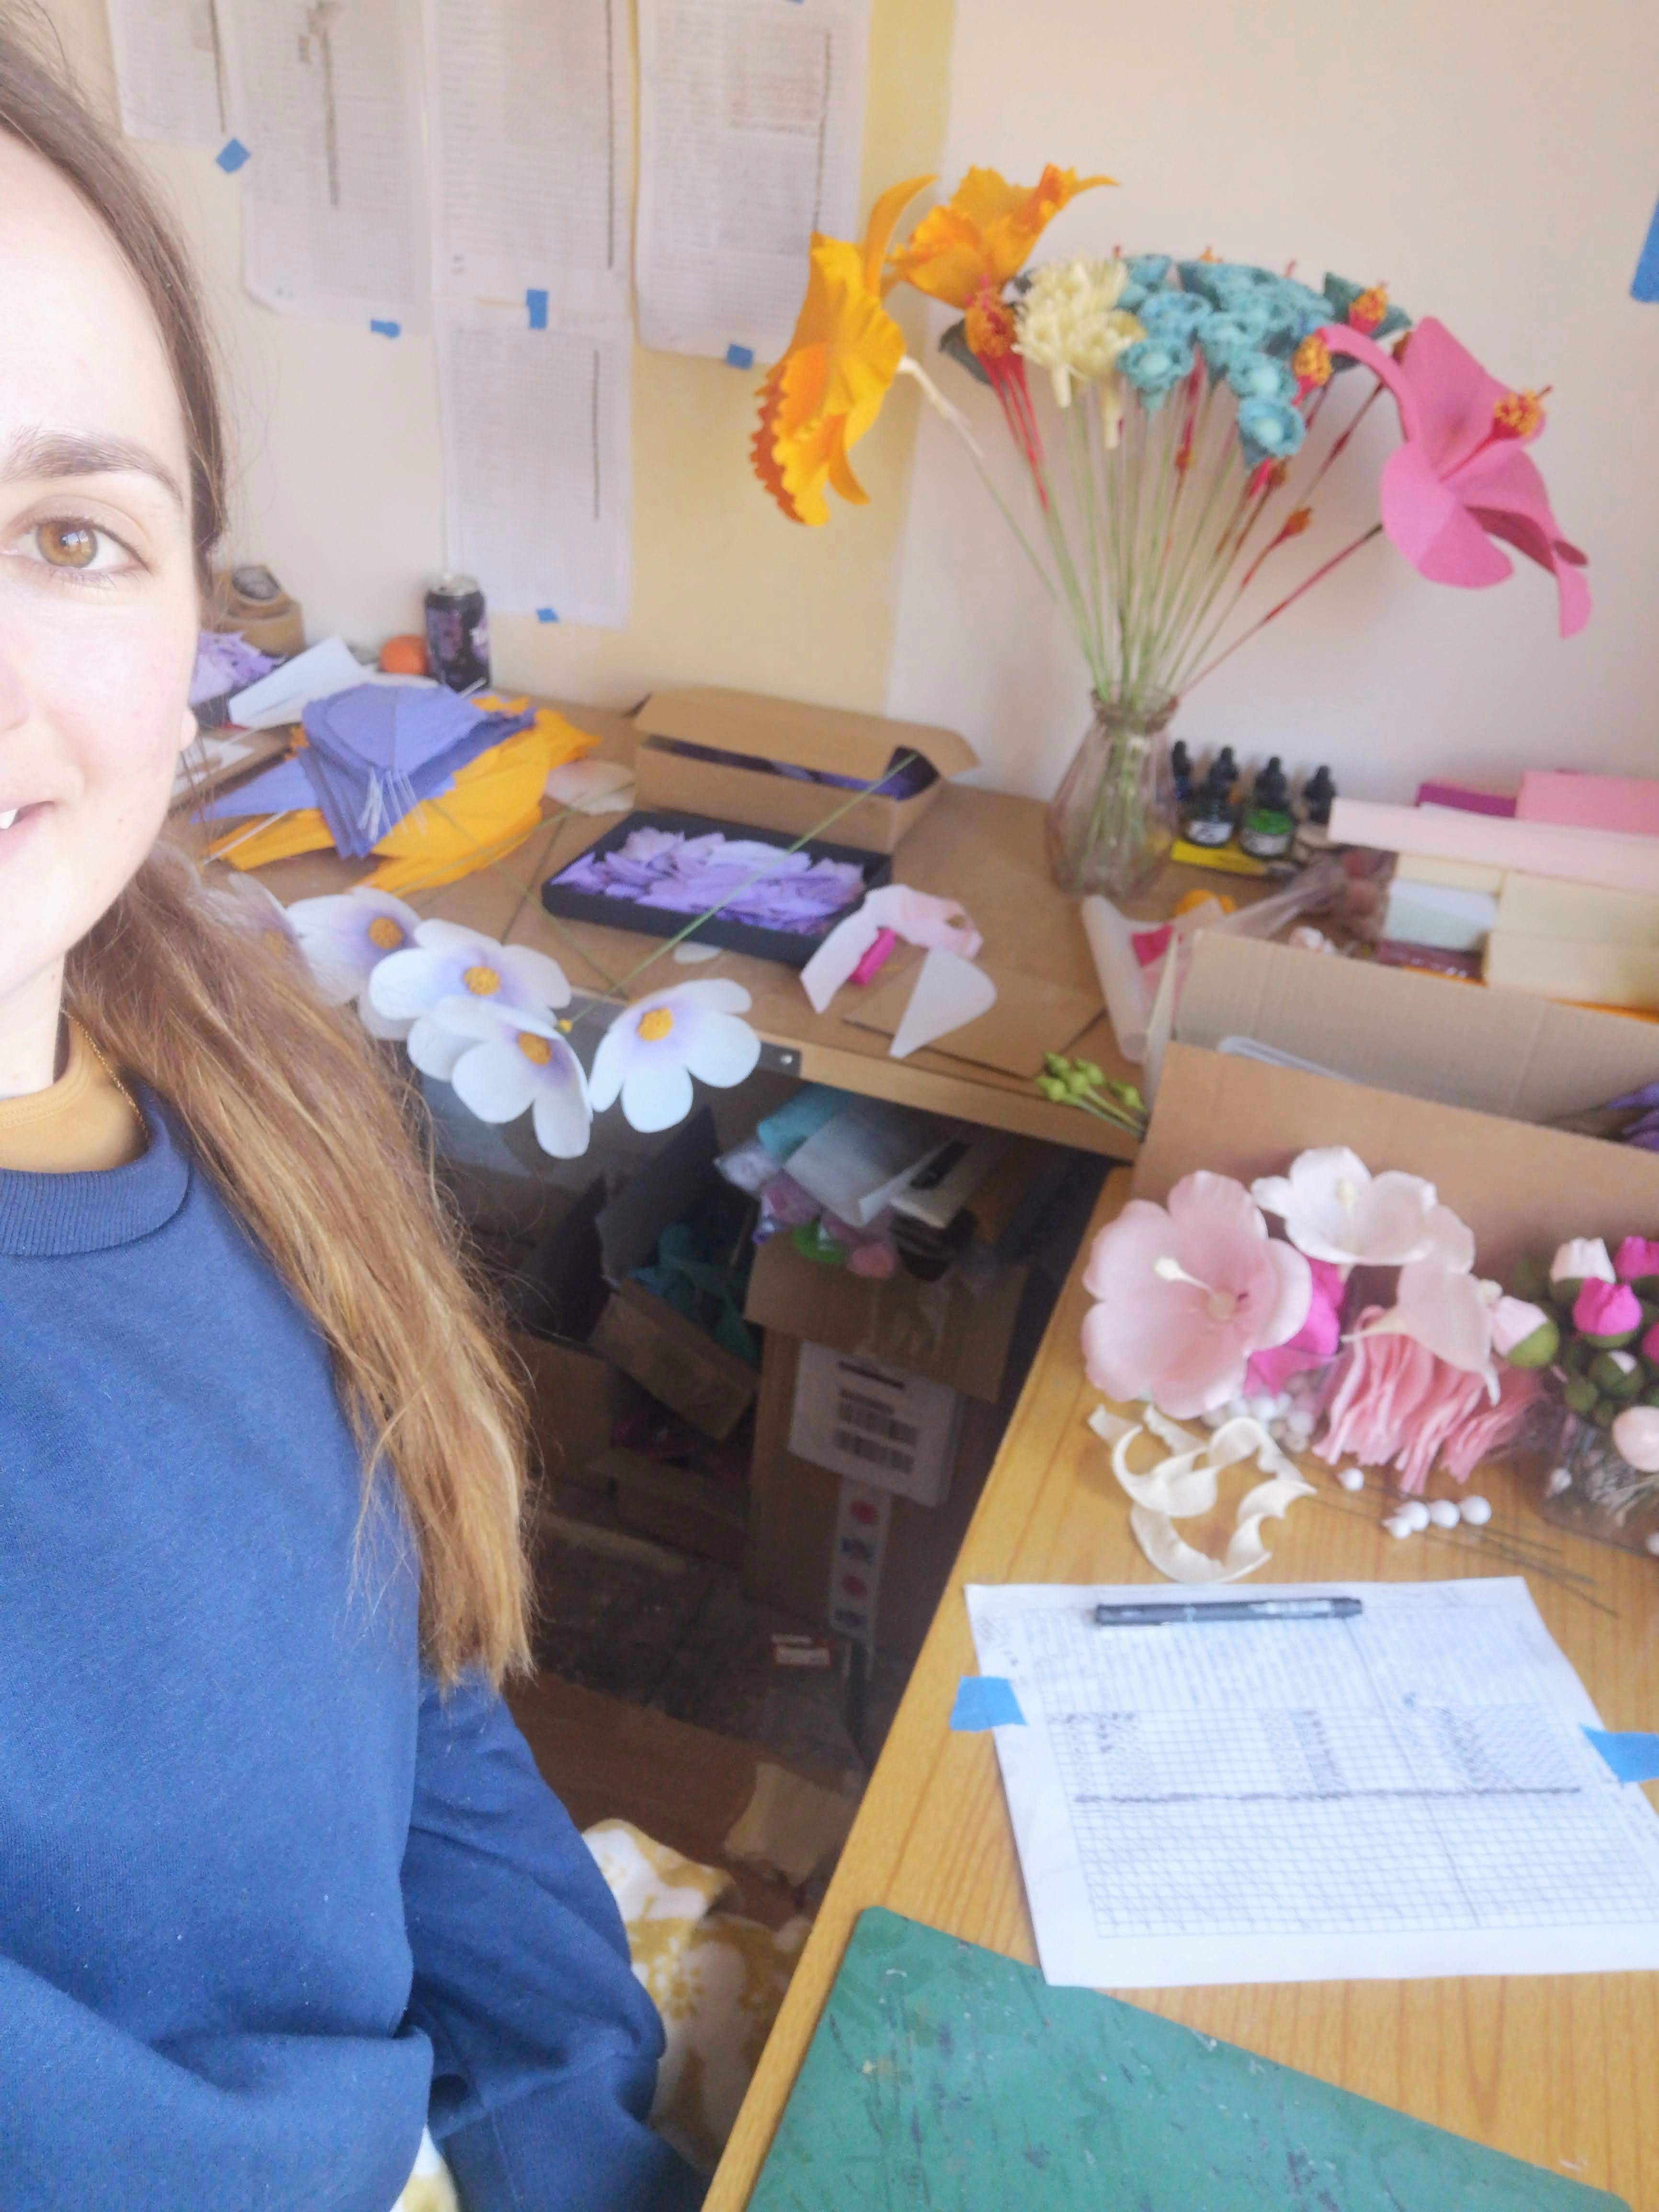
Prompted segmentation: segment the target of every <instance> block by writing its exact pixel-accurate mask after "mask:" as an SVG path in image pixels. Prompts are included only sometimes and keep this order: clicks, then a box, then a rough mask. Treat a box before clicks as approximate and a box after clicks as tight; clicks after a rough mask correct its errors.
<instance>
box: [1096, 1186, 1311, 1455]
mask: <svg viewBox="0 0 1659 2212" xmlns="http://www.w3.org/2000/svg"><path fill="white" fill-rule="evenodd" d="M1083 1281H1084V1287H1085V1289H1086V1290H1087V1291H1089V1293H1090V1294H1091V1297H1094V1298H1095V1299H1097V1301H1098V1303H1097V1304H1096V1305H1094V1306H1093V1307H1092V1308H1091V1310H1090V1312H1089V1314H1088V1316H1087V1317H1086V1319H1085V1322H1084V1324H1083V1364H1084V1367H1085V1370H1086V1371H1087V1374H1088V1377H1089V1380H1090V1381H1091V1383H1093V1384H1094V1386H1095V1388H1096V1389H1097V1390H1103V1391H1104V1392H1105V1393H1106V1395H1107V1396H1108V1397H1109V1398H1150V1399H1151V1400H1152V1402H1153V1403H1154V1404H1155V1405H1156V1406H1158V1407H1159V1408H1160V1410H1161V1411H1163V1412H1164V1413H1169V1414H1171V1415H1173V1416H1174V1417H1175V1418H1176V1419H1188V1418H1190V1417H1192V1416H1193V1415H1194V1414H1198V1413H1208V1412H1210V1411H1211V1410H1212V1408H1214V1407H1218V1406H1225V1404H1226V1403H1227V1401H1229V1399H1231V1398H1236V1397H1237V1395H1238V1394H1239V1392H1240V1390H1241V1389H1243V1383H1244V1370H1245V1367H1246V1365H1247V1364H1248V1362H1249V1358H1250V1355H1251V1353H1252V1352H1264V1351H1271V1350H1272V1349H1273V1347H1274V1346H1277V1345H1281V1344H1285V1343H1287V1342H1288V1341H1289V1340H1290V1339H1291V1337H1293V1336H1294V1335H1295V1334H1296V1333H1297V1330H1298V1329H1299V1328H1301V1327H1302V1325H1303V1323H1304V1322H1305V1321H1306V1319H1307V1317H1308V1309H1309V1305H1310V1303H1311V1300H1312V1297H1313V1279H1312V1276H1311V1274H1310V1270H1309V1267H1308V1262H1307V1261H1305V1260H1304V1258H1303V1256H1302V1255H1301V1254H1300V1253H1299V1252H1297V1251H1294V1250H1292V1249H1291V1246H1290V1245H1288V1244H1280V1243H1274V1242H1273V1240H1272V1239H1271V1238H1270V1237H1268V1235H1267V1223H1266V1221H1265V1220H1264V1219H1263V1218H1262V1215H1261V1207H1260V1206H1257V1205H1256V1203H1255V1200H1254V1199H1252V1198H1251V1196H1250V1194H1249V1191H1247V1190H1246V1189H1245V1188H1244V1186H1243V1183H1241V1182H1234V1181H1233V1179H1232V1177H1231V1176H1218V1175H1210V1174H1208V1173H1207V1172H1204V1171H1200V1173H1198V1174H1197V1175H1189V1176H1182V1180H1181V1181H1180V1182H1178V1183H1177V1184H1176V1187H1175V1188H1174V1189H1173V1190H1172V1191H1171V1192H1170V1203H1169V1206H1168V1209H1167V1211H1166V1209H1165V1208H1164V1207H1163V1206H1154V1205H1152V1203H1151V1202H1150V1201H1149V1200H1146V1199H1141V1198H1136V1199H1131V1200H1130V1201H1129V1203H1128V1204H1127V1206H1125V1207H1124V1209H1123V1211H1122V1212H1121V1214H1119V1216H1118V1218H1117V1219H1116V1220H1115V1221H1113V1222H1109V1223H1108V1225H1107V1226H1106V1227H1105V1228H1104V1229H1103V1230H1102V1231H1101V1232H1100V1234H1099V1236H1098V1237H1096V1239H1095V1243H1094V1249H1093V1250H1092V1251H1091V1253H1090V1255H1089V1264H1088V1267H1086V1268H1085V1271H1084V1276H1083Z"/></svg>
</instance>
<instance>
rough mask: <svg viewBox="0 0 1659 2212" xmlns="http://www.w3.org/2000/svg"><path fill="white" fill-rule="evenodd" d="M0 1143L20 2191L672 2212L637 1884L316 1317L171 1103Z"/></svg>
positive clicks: (7, 1710)
mask: <svg viewBox="0 0 1659 2212" xmlns="http://www.w3.org/2000/svg"><path fill="white" fill-rule="evenodd" d="M143 1103H144V1109H145V1117H146V1120H147V1121H148V1123H149V1134H150V1143H149V1150H148V1152H146V1153H145V1154H144V1156H143V1158H141V1159H138V1160H136V1161H134V1162H133V1163H132V1164H131V1165H130V1166H127V1167H121V1168H115V1169H112V1170H108V1171H106V1172H105V1173H101V1174H88V1175H26V1174H19V1173H9V1172H0V2203H3V2205H4V2206H5V2208H6V2212H65V2208H68V2207H73V2208H75V2212H255V2208H258V2212H390V2208H391V2206H392V2203H393V2201H394V2200H395V2198H396V2197H397V2196H398V2191H400V2190H401V2189H402V2187H403V2185H404V2182H405V2180H406V2179H408V2176H409V2172H410V2166H412V2164H413V2162H414V2159H415V2154H416V2148H417V2146H418V2144H419V2142H420V2136H421V2130H422V2125H423V2124H425V2123H426V2122H427V2121H428V2116H429V2118H430V2124H431V2127H432V2131H433V2134H434V2135H435V2137H436V2138H437V2139H438V2142H439V2144H440V2146H441V2148H442V2149H443V2151H444V2153H445V2154H446V2156H447V2159H448V2160H449V2162H450V2165H451V2167H452V2169H453V2172H454V2175H455V2178H456V2180H457V2182H458V2184H459V2187H460V2190H461V2192H462V2195H463V2197H464V2199H465V2204H466V2207H467V2212H623V2208H629V2209H630V2212H631V2209H632V2208H640V2212H647V2208H648V2212H659V2208H660V2212H667V2208H673V2212H679V2208H681V2207H687V2206H691V2205H694V2204H695V2203H696V2202H697V2200H698V2197H699V2196H700V2194H701V2185H700V2184H699V2183H698V2182H697V2181H696V2179H695V2177H694V2176H693V2175H692V2174H691V2172H690V2169H689V2168H688V2167H686V2166H684V2164H683V2163H682V2162H681V2161H680V2160H678V2157H677V2156H676V2155H675V2154H673V2153H672V2152H671V2151H670V2150H669V2149H668V2148H666V2146H665V2145H664V2144H663V2143H662V2142H660V2141H659V2138H658V2137H656V2136H653V2134H651V2132H650V2131H649V2130H648V2129H647V2127H646V2126H645V2124H644V2121H645V2116H646V2113H647V2111H648V2109H649V2106H650V2102H651V2097H652V2092H653V2083H654V2079H655V2072H656V2062H657V2057H658V2055H659V2051H660V2048H661V2039H662V2038H661V2027H660V2024H659V2021H658V2019H657V2016H656V2014H655V2012H654V2010H653V2008H652V2005H651V2002H650V2000H649V1999H648V1997H647V1996H646V1995H645V1992H644V1991H643V1990H641V1987H640V1986H639V1984H638V1983H637V1982H636V1981H635V1979H634V1977H633V1975H632V1973H631V1972H630V1971H629V1963H628V1948H627V1942H626V1939H625V1937H624V1935H623V1928H622V1924H621V1922H620V1920H619V1919H618V1917H617V1911H616V1907H615V1905H613V1903H612V1901H611V1896H610V1893H609V1892H608V1891H607V1890H606V1888H605V1884H604V1882H603V1881H602V1880H601V1879H600V1876H599V1872H598V1870H597V1869H596V1868H595V1866H594V1864H593V1862H592V1858H591V1857H589V1854H588V1852H587V1850H586V1845H585V1844H583V1843H582V1842H581V1839H580V1837H579V1836H578V1835H577V1834H576V1832H575V1831H574V1828H573V1827H572V1826H571V1824H570V1822H569V1820H568V1818H567V1817H566V1815H565V1814H564V1812H563V1811H562V1808H560V1806H559V1805H558V1803H557V1802H556V1800H555V1799H554V1798H553V1797H552V1796H550V1794H549V1792H548V1790H546V1788H545V1787H544V1784H543V1783H542V1782H541V1780H540V1778H539V1777H538V1774H537V1771H536V1769H535V1766H534V1764H533V1762H532V1759H531V1757H530V1754H529V1752H528V1750H527V1749H526V1746H525V1743H524V1741H523V1739H522V1737H521V1736H520V1735H519V1733H518V1730H517V1729H515V1727H514V1726H513V1722H512V1720H511V1719H510V1717H508V1715H507V1711H506V1710H505V1708H504V1707H503V1706H502V1705H501V1701H500V1699H498V1698H496V1697H495V1695H494V1693H493V1692H490V1691H489V1690H488V1689H487V1688H485V1687H483V1686H481V1685H478V1684H472V1685H470V1686H463V1687H462V1688H461V1689H459V1690H458V1691H456V1692H453V1693H452V1694H451V1695H450V1696H449V1697H448V1698H447V1699H445V1698H443V1697H441V1696H440V1695H439V1694H438V1692H437V1691H436V1689H435V1686H434V1685H433V1684H432V1682H431V1681H430V1680H429V1679H427V1678H425V1677H423V1676H422V1671H421V1668H420V1662H419V1654H418V1647H417V1636H416V1609H417V1599H418V1567H417V1565H416V1561H415V1559H414V1557H413V1548H412V1545H411V1543H410V1540H409V1537H408V1534H407V1524H406V1523H405V1522H404V1521H403V1520H402V1518H401V1516H400V1514H399V1512H398V1506H397V1504H396V1500H395V1497H393V1496H392V1494H391V1492H390V1486H387V1488H386V1494H383V1495H382V1496H381V1497H380V1499H379V1500H378V1502H377V1504H376V1506H375V1507H374V1510H372V1512H371V1516H370V1519H369V1522H368V1526H367V1528H366V1531H365V1534H364V1537H363V1540H362V1545H361V1547H360V1548H359V1549H358V1550H357V1552H356V1554H354V1536H355V1534H356V1529H357V1525H358V1516H359V1508H360V1503H361V1491H362V1472H361V1463H360V1460H359V1456H358V1455H357V1453H356V1450H355V1449H354V1447H353V1443H352V1440H351V1437H350V1434H349V1431H348V1429H347V1427H346V1425H345V1423H344V1421H343V1419H342V1416H341V1413H340V1410H339V1407H338V1403H337V1399H336V1395H335V1391H334V1387H333V1383H332V1380H331V1372H330V1365H329V1359H328V1355H327V1352H326V1349H325V1346H324V1344H323V1342H322V1340H321V1339H320V1337H319V1334H318V1333H317V1331H316V1329H315V1328H313V1325H312V1323H311V1322H310V1321H309V1319H308V1318H307V1316H305V1315H304V1314H303V1313H302V1312H301V1310H300V1309H299V1307H298V1306H297V1305H296V1304H295V1302H294V1301H293V1299H292V1298H290V1297H289V1295H288V1293H287V1291H285V1290H284V1289H283V1285H281V1283H280V1282H279V1280H278V1279H277V1278H276V1274H275V1273H274V1272H273V1270H272V1269H271V1267H270V1265H269V1263H268V1262H267V1261H265V1259H264V1256H263V1255H261V1254H259V1253H258V1252H257V1251H256V1250H255V1249H253V1248H252V1244H251V1243H250V1242H249V1240H248V1239H247V1237H246V1236H245V1235H244V1234H243V1232H242V1231H240V1229H239V1227H238V1226H237V1225H236V1224H235V1222H234V1220H233V1218H231V1216H230V1215H229V1214H228V1212H227V1210H226V1208H225V1206H224V1205H223V1204H222V1201H221V1200H220V1198H219V1197H218V1195H217V1194H216V1191H215V1189H214V1188H213V1187H212V1185H211V1183H210V1180H209V1178H208V1177H207V1176H206V1175H205V1174H204V1171H203V1170H202V1169H201V1168H200V1166H199V1165H198V1164H194V1163H193V1162H192V1160H191V1157H190V1154H189V1152H188V1151H187V1150H186V1148H185V1144H184V1141H183V1139H182V1138H181V1136H180V1134H179V1131H178V1130H177V1128H176V1127H174V1126H173V1125H172V1124H171V1123H170V1121H169V1120H168V1117H167V1114H166V1112H165V1110H164V1109H161V1108H160V1107H159V1106H158V1105H157V1103H156V1102H155V1100H154V1099H153V1098H151V1097H148V1096H147V1097H145V1099H144V1102H143Z"/></svg>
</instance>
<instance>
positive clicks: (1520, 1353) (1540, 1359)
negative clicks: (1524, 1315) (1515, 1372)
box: [1505, 1315, 1561, 1367]
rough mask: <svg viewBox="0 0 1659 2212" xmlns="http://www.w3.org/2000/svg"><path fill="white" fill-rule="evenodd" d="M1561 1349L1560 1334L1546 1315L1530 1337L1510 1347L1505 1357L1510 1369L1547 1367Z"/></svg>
mask: <svg viewBox="0 0 1659 2212" xmlns="http://www.w3.org/2000/svg"><path fill="white" fill-rule="evenodd" d="M1560 1348H1561V1332H1560V1330H1559V1328H1557V1327H1556V1325H1555V1323H1554V1322H1553V1321H1552V1320H1550V1318H1549V1316H1547V1315H1546V1316H1545V1317H1544V1319H1543V1320H1542V1321H1541V1322H1539V1324H1538V1326H1537V1328H1535V1329H1534V1331H1533V1333H1532V1334H1531V1335H1530V1336H1523V1337H1522V1340H1521V1341H1520V1343H1519V1344H1516V1345H1511V1346H1510V1349H1509V1352H1508V1353H1507V1354H1506V1355H1505V1356H1506V1358H1508V1360H1509V1363H1510V1366H1511V1367H1547V1366H1548V1365H1549V1364H1550V1362H1551V1360H1552V1359H1553V1358H1554V1357H1555V1355H1556V1353H1557V1352H1559V1350H1560Z"/></svg>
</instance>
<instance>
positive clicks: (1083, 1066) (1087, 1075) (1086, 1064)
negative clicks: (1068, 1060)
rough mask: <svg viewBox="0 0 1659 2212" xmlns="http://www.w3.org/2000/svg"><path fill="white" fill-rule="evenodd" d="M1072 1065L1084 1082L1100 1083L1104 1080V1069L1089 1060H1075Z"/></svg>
mask: <svg viewBox="0 0 1659 2212" xmlns="http://www.w3.org/2000/svg"><path fill="white" fill-rule="evenodd" d="M1073 1066H1075V1068H1076V1069H1077V1072H1078V1073H1079V1075H1080V1076H1081V1077H1082V1078H1083V1079H1084V1081H1085V1083H1093V1084H1102V1083H1104V1081H1105V1080H1106V1073H1105V1070H1104V1069H1103V1068H1099V1067H1097V1066H1095V1064H1094V1062H1093V1060H1075V1061H1073Z"/></svg>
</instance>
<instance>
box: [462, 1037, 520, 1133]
mask: <svg viewBox="0 0 1659 2212" xmlns="http://www.w3.org/2000/svg"><path fill="white" fill-rule="evenodd" d="M449 1079H450V1081H451V1082H452V1083H453V1085H454V1086H455V1096H456V1097H458V1098H459V1100H460V1102H461V1103H462V1105H463V1106H465V1108H466V1110H467V1112H468V1113H469V1114H476V1115H477V1117H478V1119H479V1120H480V1121H517V1120H518V1118H519V1116H520V1114H522V1113H523V1112H524V1110H525V1109H526V1107H527V1106H528V1105H529V1103H530V1102H531V1100H532V1097H534V1096H535V1090H536V1085H535V1078H534V1071H533V1069H532V1066H531V1063H530V1062H529V1060H526V1058H525V1056H524V1054H523V1053H522V1052H521V1051H520V1048H519V1047H518V1045H517V1044H516V1043H511V1042H507V1039H505V1038H496V1039H495V1040H494V1041H493V1042H489V1043H485V1044H472V1045H469V1047H468V1049H467V1050H466V1051H465V1052H464V1053H462V1054H461V1055H460V1057H459V1060H457V1061H456V1062H455V1065H454V1066H453V1069H452V1070H451V1071H450V1077H449Z"/></svg>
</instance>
